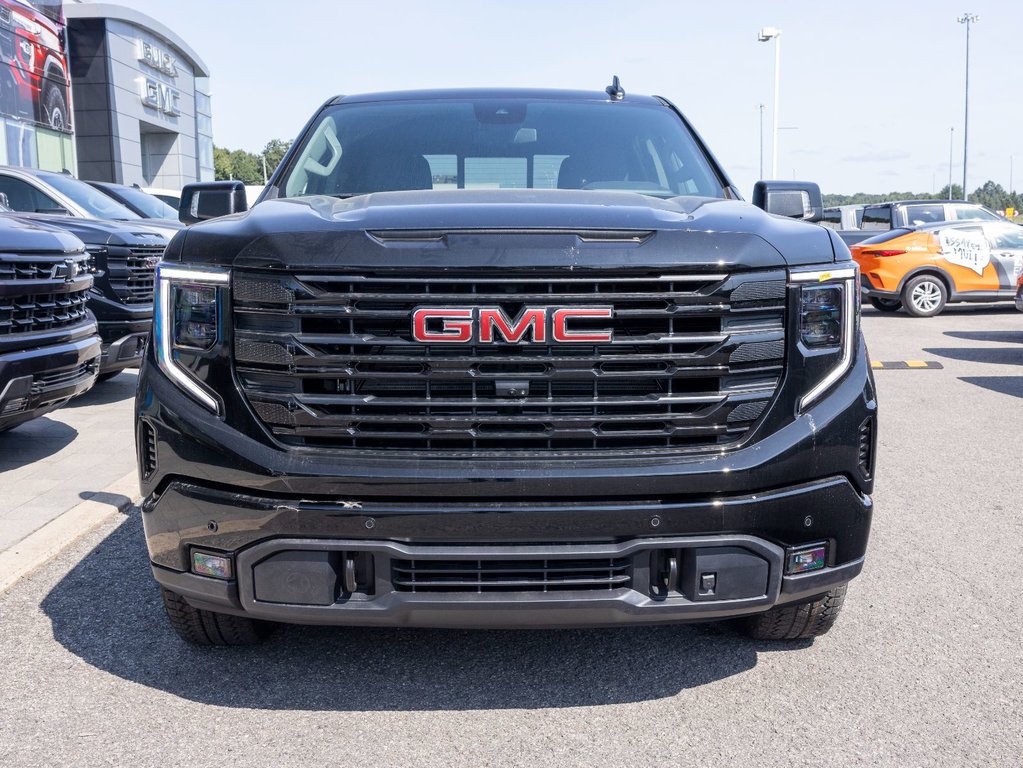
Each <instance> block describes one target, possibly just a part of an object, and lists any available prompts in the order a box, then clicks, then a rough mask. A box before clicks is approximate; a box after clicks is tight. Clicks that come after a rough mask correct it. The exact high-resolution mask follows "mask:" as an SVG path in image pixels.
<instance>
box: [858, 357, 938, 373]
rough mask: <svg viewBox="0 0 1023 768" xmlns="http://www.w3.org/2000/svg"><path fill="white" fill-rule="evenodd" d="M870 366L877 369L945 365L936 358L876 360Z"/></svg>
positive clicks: (926, 368) (904, 369) (935, 368)
mask: <svg viewBox="0 0 1023 768" xmlns="http://www.w3.org/2000/svg"><path fill="white" fill-rule="evenodd" d="M870 367H871V368H873V369H874V370H875V371H882V370H883V371H908V370H910V369H911V368H917V369H920V370H935V371H936V370H941V369H942V368H944V367H945V366H943V365H942V364H941V363H939V362H938V361H936V360H884V361H881V360H874V361H873V362H871V364H870Z"/></svg>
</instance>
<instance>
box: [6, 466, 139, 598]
mask: <svg viewBox="0 0 1023 768" xmlns="http://www.w3.org/2000/svg"><path fill="white" fill-rule="evenodd" d="M138 497H139V485H138V475H137V474H136V473H135V472H134V471H132V472H129V473H128V474H127V475H125V476H124V477H122V478H121V479H120V480H117V481H115V482H113V483H111V484H110V485H108V486H107V487H106V488H104V489H103V490H102V491H99V492H97V493H94V494H93V495H92V496H91V497H90V498H88V499H86V500H85V501H83V502H80V503H79V504H76V505H75V506H73V507H71V509H69V510H67V511H66V512H64V513H63V514H62V515H60V516H59V517H56V518H54V519H53V520H51V521H50V522H48V523H47V524H46V525H44V526H43V527H42V528H40V529H39V530H37V531H34V532H33V533H30V534H29V535H28V536H26V537H25V538H24V539H22V540H21V541H19V542H18V543H17V544H14V545H13V546H11V547H10V549H7V550H5V551H3V552H0V595H2V594H3V593H4V592H6V591H7V590H8V589H10V588H11V587H12V586H14V584H15V583H17V582H18V581H19V580H20V579H21V578H22V577H23V576H27V575H28V574H30V573H32V571H34V570H36V569H37V568H39V567H40V566H41V565H44V564H46V563H48V562H49V561H50V560H52V559H53V558H55V557H56V556H57V555H59V554H60V553H61V552H63V551H64V550H65V549H66V548H67V547H69V546H71V545H72V544H74V543H75V542H76V541H78V539H80V538H81V537H82V536H85V535H86V534H87V533H91V532H92V531H94V530H96V529H97V528H99V527H100V526H101V525H103V524H104V523H106V522H108V521H110V520H112V519H114V518H115V517H117V515H119V514H123V513H124V512H126V511H127V510H128V509H130V508H131V507H132V505H134V504H135V503H137V501H138Z"/></svg>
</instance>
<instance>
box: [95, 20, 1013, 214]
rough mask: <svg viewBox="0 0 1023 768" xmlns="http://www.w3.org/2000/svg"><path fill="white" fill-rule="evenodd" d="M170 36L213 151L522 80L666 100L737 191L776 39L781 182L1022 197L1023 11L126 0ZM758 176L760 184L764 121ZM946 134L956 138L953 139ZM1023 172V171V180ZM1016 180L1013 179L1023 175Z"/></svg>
mask: <svg viewBox="0 0 1023 768" xmlns="http://www.w3.org/2000/svg"><path fill="white" fill-rule="evenodd" d="M114 1H115V2H119V4H121V5H126V6H129V7H132V8H135V9H136V10H138V11H141V12H143V13H145V14H147V15H149V16H151V17H152V18H154V19H157V20H158V21H160V22H162V23H163V24H165V25H166V26H168V27H170V28H171V29H172V30H173V31H174V32H176V33H177V34H178V35H180V36H181V37H182V38H183V39H184V40H186V41H187V42H188V43H189V45H191V47H192V49H193V50H194V51H195V52H196V53H197V54H198V55H199V57H200V58H202V59H203V61H205V63H206V64H207V65H208V66H209V69H210V72H211V90H212V94H213V130H214V142H215V143H216V144H217V145H218V146H224V147H227V148H229V149H246V150H248V151H252V152H258V151H260V150H261V149H262V148H263V146H264V145H265V144H266V142H267V141H269V140H270V139H273V138H283V139H289V138H293V137H295V135H296V134H297V133H298V132H299V131H300V130H301V128H302V126H303V125H304V124H305V122H306V120H307V119H308V118H309V116H310V115H311V114H312V113H313V111H314V110H315V109H316V108H317V107H318V106H319V105H320V104H322V103H323V102H324V101H325V100H326V99H327V98H329V97H331V96H334V95H337V94H354V93H365V92H374V91H386V90H405V89H411V88H436V87H463V86H465V87H475V86H500V87H503V86H524V87H551V88H581V89H593V90H596V91H600V90H603V89H604V87H605V86H606V85H607V84H608V83H609V82H610V80H611V76H612V75H614V74H617V75H619V77H620V78H621V83H622V86H623V87H624V88H625V90H626V92H629V91H632V92H635V93H644V94H657V95H660V96H664V97H667V98H668V99H670V100H671V101H672V102H674V103H675V104H676V105H677V106H678V107H679V108H680V109H681V111H682V112H683V113H685V114H686V116H687V117H688V118H689V119H690V121H691V122H692V123H693V124H694V125H695V127H696V129H697V130H698V131H699V132H700V134H701V136H702V137H703V138H704V140H705V141H706V142H707V144H708V145H709V146H710V148H711V150H712V151H713V152H714V154H715V155H716V156H717V158H718V160H719V161H720V162H721V164H722V165H723V166H724V168H725V169H726V171H727V172H728V173H729V174H730V175H731V177H732V180H733V181H734V182H735V183H736V185H737V186H738V187H739V189H740V191H741V192H742V194H743V195H745V196H746V197H747V198H749V197H750V196H751V195H752V190H753V184H754V182H755V181H756V180H757V179H759V178H763V177H770V176H771V140H772V120H773V110H774V62H775V49H774V46H775V43H774V42H767V43H761V42H758V41H757V32H758V31H759V30H760V28H761V27H765V26H773V27H777V28H780V29H781V30H782V34H781V37H780V40H781V88H780V97H779V108H778V118H779V125H780V127H781V130H779V132H778V135H779V142H778V150H779V160H778V174H777V175H778V177H779V178H783V179H792V178H799V179H805V180H810V181H816V182H817V183H819V184H820V185H821V189H822V190H823V191H824V192H825V193H829V192H830V193H844V194H851V193H854V192H889V191H896V190H897V191H913V192H926V191H937V190H938V189H940V188H941V187H943V186H945V185H946V184H947V183H948V179H949V155H950V149H951V155H952V168H951V170H952V179H953V183H956V184H961V183H962V175H963V125H964V122H963V120H964V90H965V88H964V86H965V72H966V25H964V24H959V23H957V17H959V16H961V15H962V14H963V13H964V12H970V13H973V14H976V15H977V16H979V21H978V23H976V24H974V25H972V26H971V32H970V70H969V72H970V107H969V155H968V176H967V188H968V189H969V190H971V191H972V190H973V189H975V188H976V187H978V186H980V185H981V184H982V183H984V182H985V181H987V180H988V179H993V180H994V181H996V182H997V183H999V184H1001V185H1002V186H1003V187H1005V188H1009V185H1010V175H1011V176H1012V186H1013V187H1014V188H1023V98H1020V81H1021V77H1023V66H1021V65H1023V3H1020V2H1017V1H1016V0H956V2H946V1H945V0H913V1H912V2H910V1H909V0H894V1H893V2H890V3H868V4H864V3H853V2H822V1H821V0H816V2H804V1H802V0H790V1H787V2H781V1H780V0H777V1H774V2H772V1H770V0H761V1H760V2H753V1H751V0H732V1H729V0H716V1H708V0H700V1H699V2H691V1H690V0H674V1H673V2H672V1H668V0H632V2H622V1H621V0H618V1H617V2H605V0H588V1H586V2H582V1H581V0H566V1H561V0H547V1H546V2H543V1H538V0H516V1H514V2H512V1H511V0H507V1H505V2H488V1H487V0H476V1H475V2H469V1H467V0H430V1H429V2H426V1H424V2H411V1H408V2H404V1H400V0H358V1H357V2H353V1H352V0H289V1H288V2H281V0H274V1H272V2H271V1H269V0H114ZM761 104H763V105H764V109H763V168H764V174H763V176H761V173H760V168H761V149H760V147H761V143H760V142H761V128H760V125H761V123H760V119H761V110H760V107H759V105H761ZM952 129H954V131H953V130H952ZM1015 166H1018V167H1015ZM1017 179H1018V181H1017Z"/></svg>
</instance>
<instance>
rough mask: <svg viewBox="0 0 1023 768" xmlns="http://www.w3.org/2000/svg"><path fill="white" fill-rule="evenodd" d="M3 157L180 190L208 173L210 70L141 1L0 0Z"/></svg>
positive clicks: (15, 162)
mask: <svg viewBox="0 0 1023 768" xmlns="http://www.w3.org/2000/svg"><path fill="white" fill-rule="evenodd" d="M0 75H2V79H0V122H2V128H3V130H0V163H2V162H3V160H6V162H7V164H9V165H22V166H30V167H38V168H43V169H46V170H54V171H60V170H63V169H67V170H69V171H71V172H72V173H75V174H76V175H78V176H79V177H80V178H83V179H87V180H95V181H109V182H116V183H121V184H138V185H139V186H143V187H162V188H167V189H180V188H181V187H182V186H183V185H184V184H187V183H189V182H192V181H209V180H212V179H213V178H214V171H213V125H212V109H211V106H210V88H209V75H210V73H209V68H208V67H207V66H206V64H205V63H204V62H203V61H202V59H200V58H199V56H198V54H197V53H196V52H195V51H193V50H192V48H191V47H190V46H189V45H188V43H187V42H185V41H184V40H183V39H182V38H181V37H179V36H178V35H177V34H176V33H175V32H174V31H173V30H171V29H169V28H168V27H166V26H164V25H163V24H162V23H161V22H159V21H157V20H156V19H153V18H151V17H149V16H147V15H145V14H143V13H140V12H138V11H136V10H134V9H131V8H128V7H125V6H122V5H118V4H114V3H104V2H78V1H77V0H63V2H61V0H0Z"/></svg>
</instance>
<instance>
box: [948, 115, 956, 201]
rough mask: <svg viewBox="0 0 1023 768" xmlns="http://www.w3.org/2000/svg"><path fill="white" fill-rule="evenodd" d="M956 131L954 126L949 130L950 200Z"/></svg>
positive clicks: (950, 195)
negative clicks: (953, 146)
mask: <svg viewBox="0 0 1023 768" xmlns="http://www.w3.org/2000/svg"><path fill="white" fill-rule="evenodd" d="M955 135H956V129H955V126H954V125H953V126H952V127H951V128H949V129H948V199H949V200H951V199H952V145H953V142H955Z"/></svg>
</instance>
